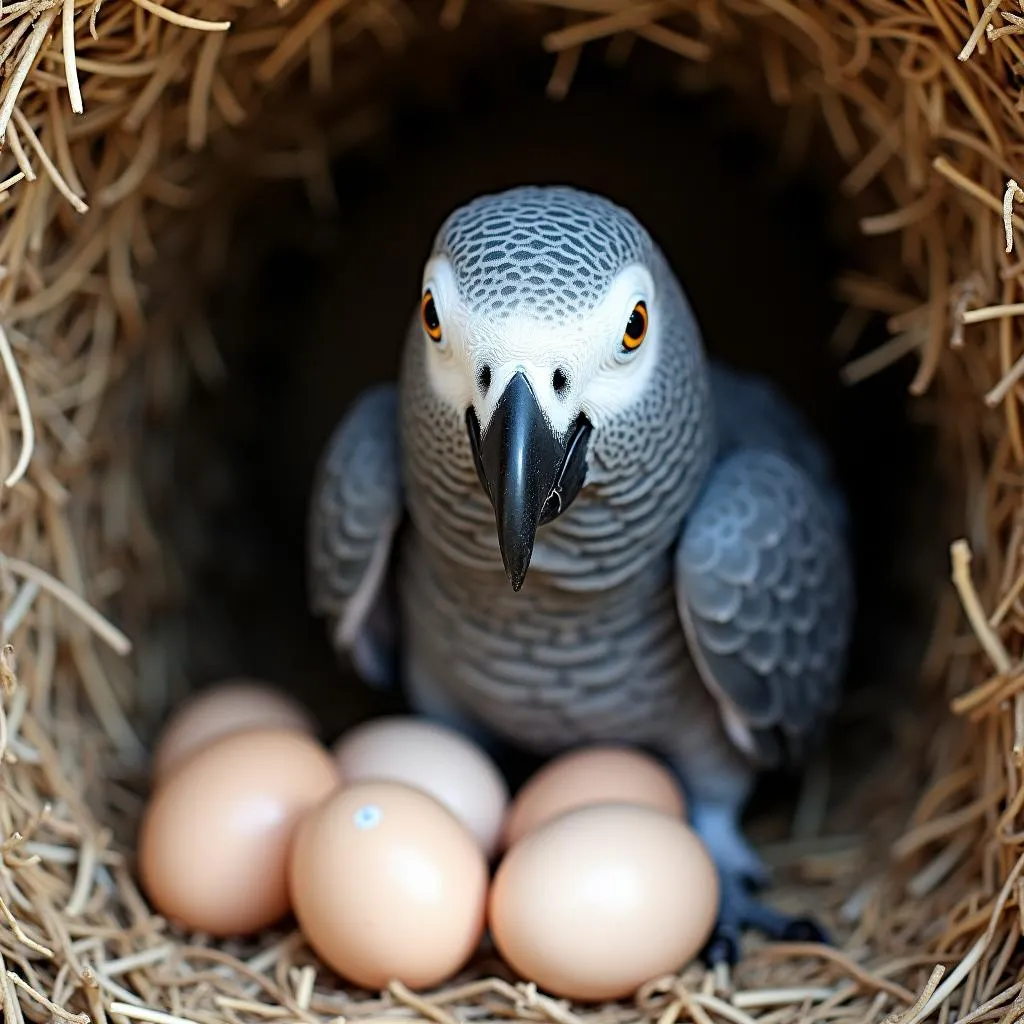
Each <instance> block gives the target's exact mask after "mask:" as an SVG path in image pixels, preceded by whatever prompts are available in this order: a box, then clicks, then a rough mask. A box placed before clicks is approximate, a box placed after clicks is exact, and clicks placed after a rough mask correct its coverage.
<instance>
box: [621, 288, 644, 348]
mask: <svg viewBox="0 0 1024 1024" xmlns="http://www.w3.org/2000/svg"><path fill="white" fill-rule="evenodd" d="M645 337H647V303H646V302H644V301H643V300H641V301H640V302H638V303H637V304H636V305H635V306H634V307H633V312H632V313H630V314H629V320H627V321H626V330H625V331H624V332H623V334H622V347H623V348H624V349H625V350H626V351H627V352H635V351H636V350H637V349H638V348H639V347H640V346H641V345H642V344H643V341H644V338H645Z"/></svg>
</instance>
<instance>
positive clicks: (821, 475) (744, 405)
mask: <svg viewBox="0 0 1024 1024" xmlns="http://www.w3.org/2000/svg"><path fill="white" fill-rule="evenodd" d="M709 372H710V376H711V390H712V395H713V398H714V405H715V412H716V427H717V430H718V435H717V436H718V448H719V456H720V457H722V456H725V455H728V454H729V453H731V452H734V451H738V450H739V449H747V448H767V449H769V450H770V451H775V452H780V453H781V454H783V455H785V456H786V457H787V458H789V459H790V460H791V461H793V462H794V463H796V465H797V466H799V467H800V468H801V469H802V470H803V471H804V472H805V473H806V474H807V475H808V476H809V477H810V479H811V480H812V481H813V482H814V483H815V484H816V485H817V486H818V487H819V488H820V490H821V493H822V494H823V495H824V497H825V500H826V501H827V502H828V504H829V506H830V507H831V509H832V513H833V515H835V516H836V518H837V520H838V521H839V523H840V526H841V528H842V529H843V530H844V531H845V530H847V528H848V523H849V513H848V511H847V508H846V503H845V501H844V500H843V495H842V492H841V491H840V490H839V488H838V487H836V485H835V480H834V478H833V473H832V463H831V459H830V458H829V455H828V452H827V451H826V449H825V446H824V445H823V444H822V443H821V442H820V441H819V439H818V437H817V436H816V435H815V433H814V431H813V430H812V429H811V428H810V426H809V424H808V423H807V421H806V420H805V419H804V417H803V415H802V414H801V413H800V411H799V410H798V409H796V408H795V407H794V406H792V405H790V403H789V402H788V401H787V400H786V399H785V398H784V397H783V396H782V395H781V394H780V393H779V391H778V390H777V389H776V388H775V387H774V386H773V385H772V383H771V382H770V381H768V380H766V379H765V378H764V377H760V376H756V375H754V374H746V373H741V372H739V371H738V370H734V369H732V367H729V366H725V365H723V364H722V363H716V362H711V363H710V365H709Z"/></svg>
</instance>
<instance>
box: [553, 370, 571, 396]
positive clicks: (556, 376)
mask: <svg viewBox="0 0 1024 1024" xmlns="http://www.w3.org/2000/svg"><path fill="white" fill-rule="evenodd" d="M551 386H552V387H553V388H554V389H555V394H556V395H559V396H561V395H562V394H563V393H564V392H565V390H566V389H567V388H568V387H569V375H568V374H567V373H566V372H565V370H563V369H562V368H561V367H560V366H559V367H558V369H557V370H555V372H554V373H553V374H552V375H551Z"/></svg>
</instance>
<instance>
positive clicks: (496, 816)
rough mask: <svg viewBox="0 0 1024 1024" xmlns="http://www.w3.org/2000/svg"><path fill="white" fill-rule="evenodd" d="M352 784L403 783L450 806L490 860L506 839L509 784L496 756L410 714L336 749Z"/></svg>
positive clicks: (348, 738) (362, 728)
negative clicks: (502, 837) (504, 826)
mask: <svg viewBox="0 0 1024 1024" xmlns="http://www.w3.org/2000/svg"><path fill="white" fill-rule="evenodd" d="M334 754H335V757H336V758H337V762H338V767H339V769H340V771H341V773H342V775H343V776H344V778H345V779H346V780H347V781H348V782H359V781H364V780H370V779H377V780H382V781H390V782H402V783H405V784H406V785H407V786H413V787H415V788H416V789H421V790H423V792H424V793H427V794H429V795H430V796H432V797H434V798H435V799H436V800H438V801H440V802H441V803H442V804H444V806H445V807H447V808H448V810H449V811H451V812H452V814H454V815H455V817H456V818H458V819H459V820H460V821H461V822H462V823H463V824H464V825H465V826H466V827H467V828H468V829H469V830H470V832H472V833H473V835H474V836H475V837H476V840H477V842H478V843H479V844H480V846H481V848H482V849H483V851H484V853H485V854H487V855H488V856H490V855H491V854H492V853H493V852H494V851H495V849H496V847H497V844H498V840H499V837H500V835H501V827H502V821H503V820H504V817H505V811H506V808H507V807H508V799H509V792H508V785H507V783H506V782H505V779H504V777H503V776H502V774H501V772H500V771H499V770H498V767H497V766H496V765H495V764H494V762H493V761H492V760H491V758H490V757H489V756H488V755H487V754H486V753H485V752H484V751H483V750H482V749H481V748H480V747H479V746H477V744H476V743H474V742H473V741H472V740H470V739H468V738H466V737H465V736H463V735H462V734H461V733H459V732H456V731H455V730H454V729H450V728H448V727H446V726H443V725H439V724H437V723H435V722H429V721H426V720H424V719H419V718H415V717H412V716H406V715H388V716H385V717H382V718H376V719H373V720H371V721H369V722H364V723H363V724H361V725H358V726H356V727H355V728H354V729H351V730H350V731H349V732H348V733H346V734H345V735H344V736H342V737H341V739H340V740H339V741H338V743H337V744H336V745H335V747H334Z"/></svg>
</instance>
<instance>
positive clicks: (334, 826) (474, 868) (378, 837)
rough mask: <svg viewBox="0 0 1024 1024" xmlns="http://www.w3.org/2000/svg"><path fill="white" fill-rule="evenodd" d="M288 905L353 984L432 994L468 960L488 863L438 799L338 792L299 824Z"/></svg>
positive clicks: (361, 788) (397, 790)
mask: <svg viewBox="0 0 1024 1024" xmlns="http://www.w3.org/2000/svg"><path fill="white" fill-rule="evenodd" d="M289 880H290V887H291V900H292V907H293V909H294V912H295V917H296V919H297V920H298V922H299V927H300V929H301V930H302V933H303V935H304V936H305V937H306V939H307V941H308V942H309V944H310V946H311V947H312V948H313V950H314V951H315V952H316V953H318V954H319V956H320V957H321V958H322V959H323V961H324V962H325V963H327V964H328V965H330V966H331V967H332V968H333V969H334V970H335V971H336V972H337V973H338V974H339V975H341V976H342V977H343V978H346V979H348V981H350V982H352V983H354V984H356V985H360V986H362V987H364V988H369V989H380V988H383V987H384V986H386V985H387V984H388V982H389V981H390V980H391V979H393V978H397V979H398V980H399V981H402V982H404V983H405V984H406V985H408V986H410V987H411V988H428V987H431V986H433V985H437V984H439V983H441V982H443V981H445V980H446V979H447V978H449V977H451V975H453V974H454V973H455V972H456V971H458V970H459V969H460V968H461V967H463V966H464V965H465V964H466V962H467V961H468V960H469V958H470V957H471V956H472V954H473V952H474V950H475V949H476V946H477V944H478V943H479V941H480V937H481V935H482V934H483V929H484V922H485V917H486V909H487V885H488V869H487V860H486V858H485V857H484V854H483V851H482V850H481V849H480V846H479V844H478V843H477V842H476V841H475V839H474V838H473V836H472V834H471V833H470V832H469V830H468V829H467V828H466V827H465V826H464V825H463V824H462V823H461V822H459V820H458V819H457V818H456V817H455V816H454V815H453V814H452V813H451V812H450V811H448V810H447V808H445V807H444V806H443V805H442V804H441V803H439V802H438V801H437V800H435V799H434V798H433V797H432V796H429V795H428V794H427V793H424V792H422V791H421V790H418V789H414V788H412V787H410V786H406V785H404V784H403V783H398V782H384V781H378V782H369V781H368V782H359V783H355V784H352V785H348V786H346V787H345V788H343V789H341V790H339V791H338V792H336V793H334V794H333V795H332V796H330V797H329V798H328V799H327V800H326V801H324V802H323V803H322V804H321V805H320V806H319V807H317V808H316V809H315V810H313V811H312V812H311V813H310V814H309V815H308V816H307V817H306V818H305V819H304V820H303V822H302V824H301V825H300V826H299V829H298V832H297V833H296V837H295V844H294V847H293V849H292V856H291V866H290V871H289Z"/></svg>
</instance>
